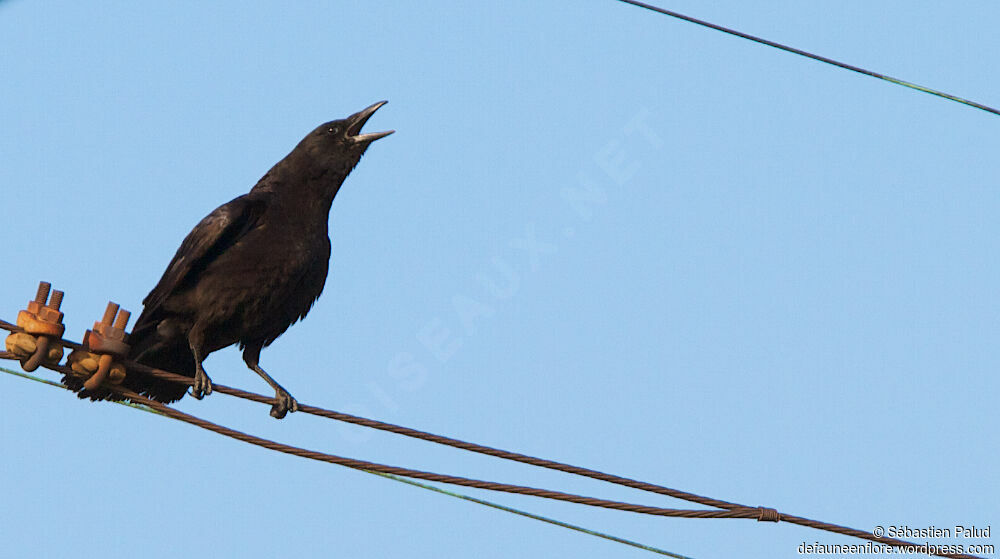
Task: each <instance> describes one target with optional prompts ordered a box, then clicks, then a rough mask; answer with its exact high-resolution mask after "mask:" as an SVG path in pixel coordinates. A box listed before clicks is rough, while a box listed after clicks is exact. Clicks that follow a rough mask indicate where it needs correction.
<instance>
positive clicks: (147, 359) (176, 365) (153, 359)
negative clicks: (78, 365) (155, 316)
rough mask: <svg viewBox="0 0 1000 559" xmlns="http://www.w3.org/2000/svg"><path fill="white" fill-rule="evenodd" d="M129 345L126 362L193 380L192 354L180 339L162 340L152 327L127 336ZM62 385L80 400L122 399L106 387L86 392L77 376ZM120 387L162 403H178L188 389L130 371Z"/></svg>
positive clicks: (69, 377) (67, 379)
mask: <svg viewBox="0 0 1000 559" xmlns="http://www.w3.org/2000/svg"><path fill="white" fill-rule="evenodd" d="M128 342H129V345H130V350H129V353H128V359H130V360H132V361H136V362H138V363H142V364H143V365H147V366H149V367H153V368H156V369H162V370H164V371H170V372H171V373H177V374H179V375H185V376H189V377H194V370H195V366H194V355H193V354H192V353H191V348H190V347H188V345H187V342H186V340H185V338H184V337H183V336H182V337H179V338H171V339H165V338H163V337H162V336H159V335H158V334H157V332H156V328H155V327H152V328H143V327H137V328H136V329H135V330H133V332H132V333H131V334H130V335H129V339H128ZM62 382H63V384H64V385H66V386H67V387H68V388H69V389H70V390H73V391H74V392H76V393H77V395H78V396H79V397H80V398H90V399H91V400H121V399H122V398H121V396H118V395H117V394H116V393H115V392H112V391H111V390H108V389H105V388H98V389H97V390H87V389H86V388H84V386H83V383H84V379H82V378H81V377H78V376H74V375H63V379H62ZM122 386H124V387H125V388H128V389H129V390H132V391H133V392H138V393H139V394H143V395H145V396H147V397H149V398H152V399H153V400H157V401H159V402H164V403H170V402H174V401H176V400H180V399H181V398H182V397H184V394H185V392H186V391H187V386H186V385H184V384H180V383H176V382H170V381H168V380H162V379H159V378H156V377H153V376H150V375H149V374H146V373H143V372H142V371H137V370H135V369H133V368H128V369H127V370H126V374H125V380H124V381H123V382H122Z"/></svg>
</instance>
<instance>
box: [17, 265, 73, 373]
mask: <svg viewBox="0 0 1000 559" xmlns="http://www.w3.org/2000/svg"><path fill="white" fill-rule="evenodd" d="M50 289H52V284H50V283H49V282H47V281H42V282H38V292H37V293H36V294H35V300H34V301H30V302H28V308H27V309H25V310H23V311H21V312H19V313H17V325H18V326H20V327H21V328H23V329H24V333H22V334H20V337H21V339H18V340H11V339H10V338H11V337H15V336H18V334H13V335H12V336H11V337H9V338H8V345H10V343H13V344H14V345H17V346H19V349H21V351H20V352H16V353H24V354H25V355H26V357H25V358H24V359H22V360H21V367H22V368H23V369H24V370H25V371H28V372H31V371H34V370H35V369H37V368H38V367H39V365H41V364H42V363H43V362H47V363H58V362H59V360H60V359H62V355H63V350H62V346H61V345H59V342H58V340H59V339H60V338H62V335H63V332H65V331H66V326H65V325H63V323H62V319H63V313H61V312H59V307H60V306H61V305H62V300H63V292H62V291H59V290H56V291H53V292H52V298H51V299H49V290H50ZM32 342H34V346H35V347H34V349H33V350H32V349H31V345H32Z"/></svg>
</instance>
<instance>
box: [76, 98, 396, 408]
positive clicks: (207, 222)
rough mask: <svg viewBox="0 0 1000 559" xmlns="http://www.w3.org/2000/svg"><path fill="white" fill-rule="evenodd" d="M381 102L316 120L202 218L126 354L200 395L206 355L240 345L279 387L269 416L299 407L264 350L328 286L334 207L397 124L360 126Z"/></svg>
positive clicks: (138, 380) (170, 392)
mask: <svg viewBox="0 0 1000 559" xmlns="http://www.w3.org/2000/svg"><path fill="white" fill-rule="evenodd" d="M385 103H386V102H385V101H380V102H378V103H375V104H374V105H372V106H370V107H368V108H366V109H364V110H362V111H359V112H357V113H355V114H353V115H351V116H349V117H347V118H345V119H342V120H334V121H332V122H327V123H326V124H323V125H320V126H319V127H318V128H316V129H315V130H313V131H312V132H310V133H309V135H308V136H306V137H305V138H304V139H303V140H302V141H301V142H299V144H298V145H297V146H295V149H293V150H292V152H291V153H289V154H288V155H287V156H285V158H284V159H282V160H281V161H279V162H278V164H277V165H275V166H274V167H272V168H271V170H270V171H268V172H267V174H265V175H264V177H263V178H261V179H260V181H258V182H257V185H256V186H254V187H253V189H252V190H251V191H250V192H249V193H248V194H244V195H243V196H240V197H239V198H236V199H234V200H232V201H231V202H229V203H227V204H225V205H223V206H220V207H218V208H217V209H216V210H215V211H213V212H212V213H210V214H208V216H207V217H205V219H202V220H201V222H200V223H198V225H196V226H195V228H194V230H192V231H191V232H190V233H189V234H188V236H187V238H185V239H184V242H183V243H181V246H180V248H179V249H178V250H177V254H175V255H174V258H173V260H171V261H170V264H169V265H168V266H167V270H166V271H165V272H164V273H163V277H162V278H160V282H159V283H158V284H156V287H154V288H153V290H152V291H150V292H149V295H147V296H146V298H145V299H143V301H142V303H143V305H144V309H143V311H142V315H140V316H139V320H138V321H136V323H135V328H134V329H133V330H132V333H131V334H130V335H129V343H130V344H131V351H130V353H129V358H130V359H132V360H135V361H138V362H139V363H143V364H145V365H149V366H151V367H156V368H159V369H164V370H167V371H173V372H176V373H179V374H183V375H187V376H190V377H194V386H193V387H192V395H193V396H194V397H195V398H198V399H199V400H200V399H201V398H203V397H204V396H205V395H207V394H211V393H212V381H211V380H210V379H209V378H208V375H207V374H205V369H204V368H203V367H202V361H204V360H205V358H206V357H207V356H208V354H210V353H212V352H213V351H216V350H219V349H222V348H224V347H227V346H230V345H233V344H237V343H238V344H239V347H240V349H242V350H243V361H245V362H246V364H247V367H249V368H250V369H252V370H253V371H255V372H256V373H257V374H258V375H260V376H261V377H262V378H263V379H264V380H265V381H267V383H268V384H270V385H271V387H272V388H274V392H275V399H276V400H277V402H276V403H275V404H274V406H273V407H272V408H271V415H272V416H274V417H276V418H278V419H281V418H282V417H284V416H285V414H287V413H288V412H289V411H296V410H297V409H298V404H297V403H296V401H295V399H294V398H292V396H291V394H289V393H288V391H286V390H285V389H284V388H282V387H281V385H280V384H278V383H277V382H275V381H274V379H272V378H271V377H270V375H268V374H267V373H266V372H264V369H261V368H260V365H259V363H258V360H259V358H260V351H261V349H262V348H264V347H266V346H268V345H270V344H271V342H273V341H274V340H275V339H276V338H277V337H278V336H280V335H281V334H282V333H284V331H285V330H286V329H288V327H289V326H291V325H292V324H293V323H295V322H296V321H298V320H299V319H301V318H303V317H305V316H306V313H308V312H309V309H310V307H312V305H313V303H314V302H315V301H316V299H317V298H318V297H319V295H320V293H321V292H322V291H323V285H324V284H325V283H326V274H327V269H328V268H329V261H330V238H329V235H328V232H327V223H328V221H329V214H330V205H331V204H332V203H333V198H334V196H336V195H337V191H338V190H339V189H340V185H341V184H342V183H343V182H344V179H346V178H347V175H348V174H349V173H350V172H351V170H352V169H353V168H354V166H355V165H357V164H358V161H359V160H360V159H361V156H362V154H364V152H365V150H366V149H368V146H369V145H370V144H371V142H373V141H375V140H377V139H379V138H384V137H385V136H388V135H389V134H392V133H393V132H394V131H393V130H390V131H388V132H374V133H369V134H362V133H361V127H362V126H364V124H365V122H366V121H367V120H368V119H369V118H370V117H371V116H372V114H374V113H375V111H376V110H378V108H379V107H381V106H382V105H384V104H385ZM124 384H125V386H127V387H128V388H130V389H132V390H134V391H136V392H139V393H141V394H145V395H147V396H149V397H150V398H153V399H155V400H158V401H160V402H173V401H175V400H179V399H180V398H181V397H183V396H184V394H185V392H186V387H185V386H184V385H180V384H177V383H171V382H167V381H163V380H160V379H156V378H153V377H150V376H149V375H144V374H142V373H141V372H140V371H132V370H130V371H128V373H127V376H126V378H125V382H124ZM81 396H85V394H81Z"/></svg>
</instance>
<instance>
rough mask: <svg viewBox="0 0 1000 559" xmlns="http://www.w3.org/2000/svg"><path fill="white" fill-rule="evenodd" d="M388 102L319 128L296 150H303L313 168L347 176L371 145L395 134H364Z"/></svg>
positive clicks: (390, 132)
mask: <svg viewBox="0 0 1000 559" xmlns="http://www.w3.org/2000/svg"><path fill="white" fill-rule="evenodd" d="M387 102H388V101H379V102H378V103H375V104H373V105H371V106H369V107H367V108H364V109H362V110H360V111H358V112H356V113H354V114H352V115H351V116H349V117H347V118H342V119H340V120H331V121H330V122H326V123H324V124H321V125H319V126H318V127H317V128H316V129H315V130H313V131H312V132H310V133H309V135H308V136H306V137H305V139H303V140H302V142H301V143H300V144H299V148H297V149H303V150H304V151H305V153H306V154H307V155H308V157H309V158H310V159H312V161H313V164H314V165H317V166H318V167H320V168H322V169H324V170H329V171H333V172H336V173H343V174H344V175H345V176H346V175H347V173H349V172H350V171H351V169H353V168H354V166H355V165H357V164H358V161H359V160H361V156H362V155H363V154H364V153H365V150H366V149H368V146H369V145H370V144H371V143H372V142H374V141H375V140H378V139H379V138H384V137H386V136H388V135H389V134H392V133H393V132H395V130H389V131H386V132H371V133H368V134H362V133H361V128H362V127H363V126H364V125H365V123H366V122H368V119H369V118H371V116H372V115H373V114H375V111H377V110H378V109H379V108H380V107H381V106H382V105H385V104H386V103H387Z"/></svg>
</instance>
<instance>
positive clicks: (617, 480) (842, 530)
mask: <svg viewBox="0 0 1000 559" xmlns="http://www.w3.org/2000/svg"><path fill="white" fill-rule="evenodd" d="M0 328H2V329H5V330H9V331H11V332H20V331H22V329H21V328H20V327H18V326H17V325H14V324H11V323H9V322H7V321H5V320H2V319H0ZM62 343H63V344H64V345H66V346H68V347H72V348H81V347H82V346H81V345H80V344H78V343H76V342H72V341H69V340H62ZM123 364H125V365H126V366H127V367H130V368H134V369H135V370H139V371H141V372H144V373H147V374H150V375H152V376H155V377H157V378H161V379H165V380H169V381H173V382H179V383H182V384H187V385H191V384H192V383H193V379H191V378H190V377H186V376H183V375H178V374H176V373H171V372H168V371H163V370H160V369H155V368H152V367H149V366H147V365H143V364H141V363H135V362H133V361H123ZM48 368H49V369H52V370H54V371H58V372H61V373H70V374H76V373H74V372H73V371H72V370H71V369H69V368H68V367H64V366H59V365H57V366H48ZM212 389H213V391H218V392H221V393H223V394H228V395H230V396H235V397H237V398H243V399H246V400H251V401H254V402H260V403H264V404H268V405H273V404H274V403H275V400H274V398H269V397H267V396H263V395H261V394H255V393H253V392H247V391H244V390H240V389H238V388H231V387H228V386H225V385H213V388H212ZM122 392H123V396H125V397H126V398H129V399H130V400H132V397H131V396H130V394H134V395H135V396H137V397H138V398H139V400H133V401H137V402H138V403H142V404H146V405H148V406H149V407H152V408H153V409H156V410H157V411H160V412H162V413H165V414H166V415H170V416H171V417H174V418H175V419H180V420H181V421H186V422H188V423H192V424H194V425H197V426H199V427H202V428H205V429H210V430H213V429H211V428H210V427H207V426H205V425H199V424H198V423H195V422H194V421H189V420H188V419H185V418H182V417H179V416H174V415H173V414H180V415H183V416H185V417H187V418H190V419H192V420H196V421H201V422H204V423H206V424H211V423H210V422H208V421H205V420H203V419H200V418H195V417H194V416H188V415H187V414H184V413H183V412H180V411H178V410H175V409H173V408H171V407H169V406H166V405H164V404H161V403H160V402H153V401H152V400H148V399H147V398H145V397H143V396H139V395H138V394H135V393H134V392H130V393H127V394H126V393H125V391H122ZM150 402H152V403H150ZM153 404H155V405H153ZM168 410H169V411H168ZM299 411H302V412H305V413H309V414H312V415H318V416H320V417H327V418H330V419H336V420H339V421H345V422H348V423H354V424H357V425H363V426H366V427H371V428H374V429H380V430H383V431H389V432H392V433H397V434H400V435H405V436H409V437H414V438H418V439H423V440H426V441H431V442H435V443H439V444H443V445H447V446H452V447H455V448H461V449H463V450H468V451H471V452H478V453H480V454H487V455H489V456H495V457H498V458H504V459H507V460H512V461H515V462H522V463H525V464H530V465H533V466H539V467H542V468H548V469H552V470H558V471H561V472H566V473H571V474H576V475H580V476H584V477H589V478H592V479H597V480H600V481H606V482H608V483H614V484H616V485H623V486H625V487H632V488H634V489H641V490H643V491H649V492H652V493H658V494H660V495H667V496H670V497H675V498H677V499H682V500H686V501H691V502H695V503H699V504H704V505H707V506H713V507H716V508H720V509H725V510H723V511H686V510H680V509H659V508H657V507H642V506H641V505H632V504H629V503H618V502H616V501H604V502H605V503H614V505H615V506H606V505H604V504H593V503H590V502H582V501H571V502H577V503H580V504H589V505H591V506H599V507H604V508H614V509H617V510H629V511H630V512H640V513H644V514H656V515H659V516H684V515H683V514H673V513H699V514H700V513H706V512H708V513H711V512H716V513H727V512H728V513H733V516H688V518H755V519H757V520H763V521H775V522H777V521H783V522H790V523H792V524H798V525H800V526H806V527H808V528H814V529H817V530H824V531H827V532H833V533H835V534H842V535H845V536H852V537H855V538H860V539H864V540H869V541H872V542H875V543H879V544H885V545H890V546H895V547H902V548H913V547H917V544H915V543H913V542H908V541H905V540H898V539H895V538H886V537H882V538H879V537H876V536H875V535H873V534H872V533H871V532H865V531H862V530H857V529H854V528H849V527H847V526H840V525H837V524H831V523H829V522H822V521H819V520H812V519H809V518H804V517H801V516H794V515H790V514H785V513H779V512H777V511H775V510H774V509H769V508H765V507H748V506H745V505H739V504H736V503H731V502H728V501H722V500H719V499H712V498H710V497H703V496H701V495H696V494H694V493H688V492H686V491H680V490H678V489H671V488H669V487H663V486H661V485H655V484H652V483H647V482H644V481H637V480H633V479H629V478H625V477H621V476H616V475H614V474H606V473H603V472H598V471H596V470H590V469H587V468H581V467H579V466H572V465H569V464H563V463H561V462H555V461H552V460H546V459H544V458H535V457H532V456H527V455H524V454H519V453H516V452H509V451H506V450H500V449H495V448H491V447H488V446H483V445H478V444H475V443H469V442H465V441H461V440H458V439H452V438H449V437H443V436H441V435H434V434H432V433H426V432H424V431H418V430H416V429H410V428H408V427H402V426H399V425H393V424H391V423H384V422H381V421H376V420H373V419H367V418H363V417H358V416H354V415H350V414H345V413H341V412H335V411H331V410H327V409H324V408H319V407H315V406H309V405H302V404H300V405H299ZM211 425H214V424H211ZM217 427H219V428H220V429H226V430H227V431H229V432H231V433H232V434H230V433H229V432H221V431H220V432H219V433H220V434H223V435H226V436H229V437H232V438H236V439H238V440H242V441H244V442H248V443H250V444H257V445H258V446H264V447H265V448H270V447H269V446H266V445H265V444H260V443H259V442H254V441H251V440H246V439H244V438H240V436H242V437H247V438H253V439H258V440H259V441H263V442H269V443H272V444H275V445H281V443H274V442H273V441H266V440H265V439H259V438H257V437H253V435H247V434H245V433H240V432H239V431H234V430H231V429H228V428H226V427H221V426H217ZM236 435H240V436H236ZM281 446H286V447H287V448H288V449H295V450H296V452H289V451H287V450H281V449H278V448H272V449H271V450H277V451H279V452H287V453H288V454H294V455H296V456H303V457H306V458H313V459H315V460H322V461H327V462H331V463H336V464H340V463H341V462H336V461H333V460H325V459H323V458H315V457H311V456H305V455H304V454H300V453H299V451H301V452H302V453H310V452H312V451H308V450H305V449H298V448H296V447H288V446H287V445H281ZM316 454H321V453H316ZM323 456H328V457H331V458H334V459H337V460H351V459H349V458H341V457H336V456H331V455H323ZM354 462H356V463H357V464H356V465H355V466H357V468H356V469H362V470H371V471H382V472H385V473H390V474H396V475H402V476H406V477H415V478H416V479H428V480H431V481H440V482H442V483H455V484H456V485H466V486H468V487H479V488H483V489H493V488H489V487H483V486H480V485H470V484H469V483H458V482H452V481H446V480H444V479H441V478H452V479H456V480H463V481H465V482H472V483H478V484H482V483H491V482H484V481H479V480H468V479H466V478H457V477H454V476H441V475H440V474H433V473H429V472H421V471H419V470H405V469H403V468H395V467H394V466H382V465H380V464H372V463H369V462H362V461H354ZM358 464H372V465H373V466H378V467H383V468H390V469H391V470H377V469H373V468H371V467H361V466H359V465H358ZM342 465H344V466H347V467H355V466H351V465H349V464H346V463H344V464H342ZM402 471H409V472H413V473H415V474H419V475H414V476H410V475H409V474H406V473H401V472H402ZM420 476H439V477H435V478H431V477H420ZM496 485H503V484H496ZM509 487H511V488H519V489H526V490H530V491H536V492H537V491H546V490H543V489H535V488H526V487H521V486H509ZM494 490H496V491H505V490H504V489H494ZM509 492H514V493H517V492H519V491H509ZM549 493H552V494H557V495H567V494H565V493H559V492H549ZM524 494H527V495H535V496H541V497H544V496H545V495H540V494H538V493H524ZM570 497H576V498H578V499H584V500H587V499H591V498H589V497H581V496H579V495H570ZM548 498H552V499H557V500H569V499H560V498H559V497H548ZM595 501H603V500H602V499H595ZM618 505H624V506H626V507H638V508H641V509H651V510H657V511H661V512H659V513H657V512H646V511H643V510H632V509H626V508H620V507H619V506H618ZM663 511H672V513H671V514H667V513H664V512H663ZM930 555H936V556H939V557H950V558H953V559H982V558H980V557H976V556H974V555H966V554H958V553H945V552H940V551H935V552H934V553H930Z"/></svg>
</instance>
